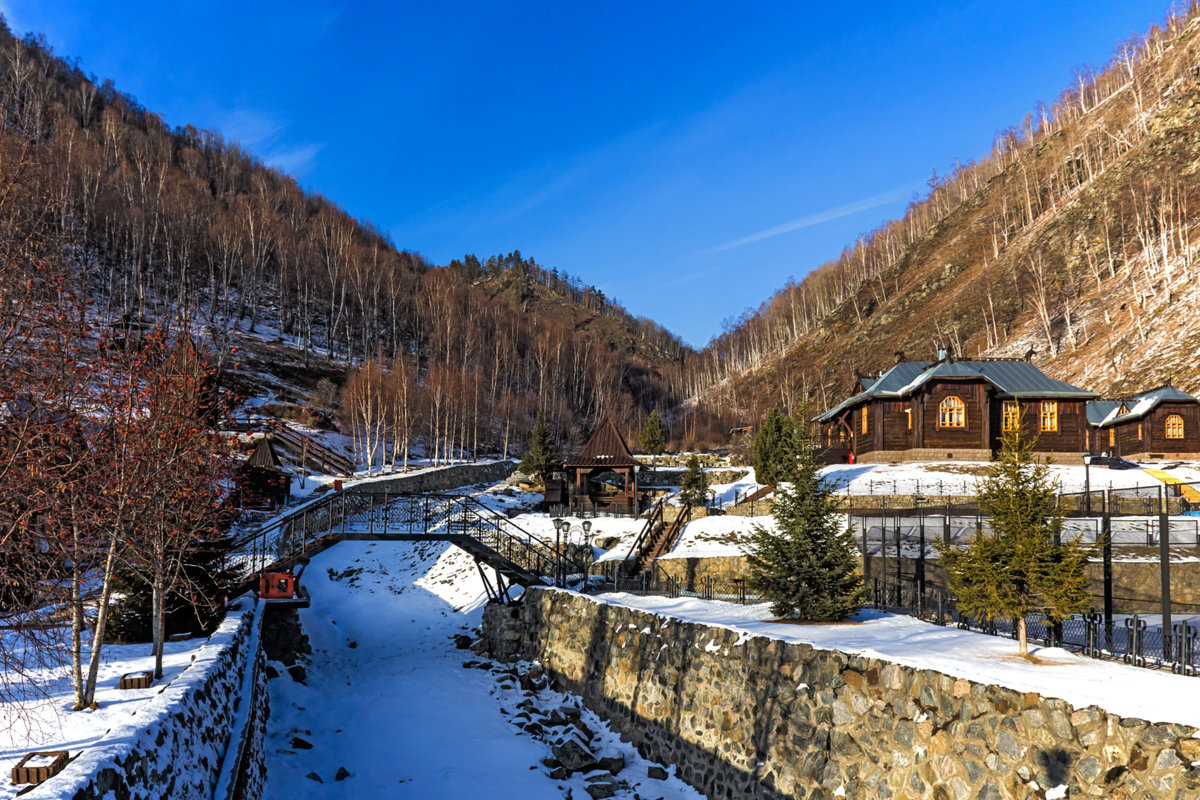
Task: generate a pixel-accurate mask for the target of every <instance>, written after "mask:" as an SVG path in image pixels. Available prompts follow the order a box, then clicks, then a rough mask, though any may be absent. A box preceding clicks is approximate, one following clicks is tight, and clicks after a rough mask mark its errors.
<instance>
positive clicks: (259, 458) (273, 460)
mask: <svg viewBox="0 0 1200 800" xmlns="http://www.w3.org/2000/svg"><path fill="white" fill-rule="evenodd" d="M245 463H246V466H247V467H265V468H267V469H279V457H278V456H277V455H275V448H273V447H271V440H270V438H269V437H266V436H264V437H263V438H261V439H259V440H258V446H257V447H255V448H254V452H253V453H251V454H250V457H249V458H247V459H246V462H245Z"/></svg>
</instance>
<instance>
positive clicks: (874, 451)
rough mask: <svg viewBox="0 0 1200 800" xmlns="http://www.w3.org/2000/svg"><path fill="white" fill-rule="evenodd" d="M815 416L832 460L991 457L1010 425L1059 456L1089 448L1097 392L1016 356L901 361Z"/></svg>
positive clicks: (1065, 458)
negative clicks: (1090, 409)
mask: <svg viewBox="0 0 1200 800" xmlns="http://www.w3.org/2000/svg"><path fill="white" fill-rule="evenodd" d="M860 388H861V391H860V392H859V393H858V394H856V395H854V396H853V397H849V398H847V399H846V400H844V401H842V402H841V403H839V404H838V405H837V406H835V407H834V408H832V409H830V410H829V411H827V412H825V413H824V414H822V415H821V416H819V417H817V419H816V422H817V425H818V428H819V435H820V437H821V443H822V445H823V446H824V448H825V454H826V455H825V457H826V460H827V461H828V462H829V463H846V462H848V461H856V462H857V461H861V462H866V463H871V462H874V463H878V462H892V461H947V460H966V461H986V460H988V459H989V458H990V457H991V454H992V452H993V451H995V450H996V449H997V448H998V447H999V446H1000V439H1001V437H1002V436H1003V434H1004V433H1005V432H1006V431H1009V430H1013V429H1015V428H1017V427H1018V426H1019V427H1020V429H1021V431H1022V432H1023V433H1025V434H1028V435H1030V436H1036V437H1037V450H1038V452H1041V453H1046V454H1051V453H1052V454H1054V456H1055V458H1056V460H1058V461H1060V462H1070V461H1073V460H1079V461H1080V462H1081V461H1082V458H1083V455H1084V454H1085V453H1087V452H1088V447H1089V442H1090V432H1089V427H1090V426H1089V423H1088V413H1087V409H1088V403H1089V402H1091V401H1094V400H1097V399H1098V397H1099V396H1098V395H1097V394H1096V393H1095V392H1090V391H1088V390H1086V389H1080V388H1079V387H1077V386H1072V385H1070V384H1068V383H1064V382H1062V381H1059V380H1055V379H1053V378H1051V377H1049V376H1048V375H1046V374H1045V373H1044V372H1042V371H1041V370H1040V369H1038V368H1037V367H1035V366H1034V365H1033V364H1031V363H1029V362H1027V361H1019V360H1001V359H996V360H986V361H957V360H954V359H942V360H941V361H934V362H928V361H901V362H900V363H898V364H896V365H895V366H893V367H892V368H891V369H889V370H887V371H886V372H884V373H883V374H881V375H880V376H879V377H878V378H876V379H874V380H871V379H864V380H863V381H862V383H861V384H860Z"/></svg>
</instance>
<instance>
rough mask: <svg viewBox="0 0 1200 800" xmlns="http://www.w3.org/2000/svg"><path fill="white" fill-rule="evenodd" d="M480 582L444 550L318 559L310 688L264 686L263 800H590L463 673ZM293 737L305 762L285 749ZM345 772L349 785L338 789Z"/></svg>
mask: <svg viewBox="0 0 1200 800" xmlns="http://www.w3.org/2000/svg"><path fill="white" fill-rule="evenodd" d="M348 568H350V569H361V570H362V571H361V572H360V573H358V574H357V575H347V574H346V570H347V569H348ZM330 569H333V570H336V571H337V572H338V574H339V576H340V577H337V578H331V577H330V575H329V570H330ZM474 573H475V570H474V565H473V563H472V562H471V560H470V558H469V557H468V556H466V555H465V554H463V553H461V552H460V551H457V550H455V549H454V548H449V549H447V546H446V545H444V544H430V543H420V544H412V543H398V542H386V543H385V542H374V543H365V542H343V543H340V544H338V545H337V546H336V547H333V548H331V549H330V550H327V551H326V552H324V553H322V554H320V555H319V556H317V557H316V558H314V559H313V562H312V564H310V566H309V567H308V570H307V578H306V586H307V587H308V589H309V591H310V592H311V594H312V607H311V608H309V609H304V610H302V611H301V612H300V615H301V621H302V623H303V625H304V628H305V632H306V633H307V634H308V637H309V643H310V645H311V646H312V650H313V652H312V661H311V663H310V664H308V665H307V670H308V679H307V685H301V684H298V683H294V682H293V681H292V680H291V679H290V678H289V677H288V676H287V674H286V673H284V674H282V675H281V676H280V677H278V678H276V679H274V680H272V681H271V682H270V690H271V719H270V722H269V725H268V740H267V788H266V791H265V792H264V796H265V797H290V798H304V797H321V798H327V797H346V798H349V797H354V798H362V797H388V798H404V797H414V798H416V797H420V798H471V797H483V796H487V795H491V794H494V793H495V792H496V791H497V789H499V788H501V787H503V793H504V794H505V795H506V796H516V797H528V798H562V797H564V796H571V795H570V794H568V792H569V791H570V790H572V789H573V794H574V797H576V798H580V797H582V798H585V800H586V798H587V794H586V793H585V792H584V791H583V783H582V779H581V778H580V777H575V778H572V779H570V780H567V781H556V780H551V779H550V778H549V777H548V776H547V775H546V769H545V768H544V767H543V766H542V765H541V760H542V759H544V758H546V757H548V756H549V755H550V751H549V747H548V745H546V744H545V743H542V742H539V741H535V740H534V739H532V738H530V737H529V736H527V735H525V734H520V735H518V734H519V731H518V729H517V728H516V727H515V726H514V725H513V724H511V723H510V722H509V719H508V717H506V716H505V714H504V713H502V712H501V707H502V704H503V705H504V706H507V710H508V711H509V712H510V713H511V710H512V707H513V706H512V703H513V702H515V700H518V699H519V698H517V697H512V696H510V695H511V692H507V691H502V690H497V680H496V677H495V676H494V675H493V674H492V673H491V672H489V671H487V670H481V669H464V668H463V666H462V664H463V662H464V661H465V660H468V659H471V658H475V656H474V655H473V654H472V653H470V652H468V651H463V650H458V649H456V648H455V647H454V644H453V642H451V641H450V637H452V636H454V635H455V634H460V633H463V632H464V631H466V630H467V629H468V628H473V627H474V626H475V625H477V624H478V622H479V618H480V611H479V610H478V606H479V599H480V595H481V594H482V591H481V587H480V584H479V581H478V577H477V576H476V575H475V574H474ZM456 606H458V607H459V608H461V609H463V610H461V611H460V610H458V609H456ZM277 666H278V665H277ZM281 671H282V670H281ZM560 702H561V701H560ZM297 736H298V737H300V738H301V739H303V740H304V741H306V742H308V743H311V745H312V749H302V748H301V747H296V746H293V744H292V741H293V737H297ZM630 749H632V748H630ZM631 756H632V753H631ZM339 767H344V768H345V769H346V770H347V771H348V772H349V773H350V777H348V778H345V779H344V780H343V781H341V782H338V781H336V780H335V776H336V775H337V773H338V770H339ZM310 773H314V774H316V775H318V776H319V777H320V778H321V781H322V782H321V783H318V782H316V781H315V780H313V779H312V778H309V777H307V776H308V775H309V774H310ZM645 775H646V772H645V766H644V765H643V766H641V776H643V777H644V776H645ZM654 783H655V784H656V785H657V787H658V790H657V792H656V793H655V794H654V795H652V796H653V797H660V796H666V797H668V798H671V797H674V798H683V797H691V798H695V797H698V795H696V794H695V793H694V792H692V791H691V790H690V789H687V787H684V786H683V785H682V784H681V783H679V782H678V781H677V780H675V779H671V780H668V781H663V782H658V781H655V782H654ZM632 796H633V795H632V792H630V793H628V794H626V793H625V792H621V793H620V794H618V797H632Z"/></svg>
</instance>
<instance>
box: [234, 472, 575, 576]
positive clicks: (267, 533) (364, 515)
mask: <svg viewBox="0 0 1200 800" xmlns="http://www.w3.org/2000/svg"><path fill="white" fill-rule="evenodd" d="M348 536H353V538H356V539H380V540H387V539H398V538H404V539H423V538H429V539H431V540H433V539H437V540H447V541H451V542H454V541H455V540H456V539H459V538H463V537H465V538H467V539H470V540H472V541H473V542H474V543H475V544H477V545H479V547H474V548H472V552H473V553H474V554H476V555H479V554H483V556H484V557H485V558H487V557H489V554H491V556H495V557H499V558H502V559H504V560H505V561H507V562H509V564H511V565H515V566H516V567H518V568H520V569H521V570H524V571H526V572H528V573H530V574H531V575H535V576H539V577H543V578H548V579H550V580H552V581H553V582H554V583H555V584H556V585H566V583H567V582H568V581H569V580H570V579H571V576H582V575H586V574H587V571H588V567H589V564H590V558H589V553H588V552H587V550H588V549H587V548H585V547H583V546H580V545H574V544H571V543H568V542H563V541H561V540H555V541H551V540H549V539H544V538H542V537H539V536H537V535H535V534H533V533H530V532H529V531H527V530H525V529H524V528H522V527H521V526H519V525H517V524H516V523H514V522H513V521H512V520H510V519H508V518H507V517H504V516H502V515H500V514H497V513H496V512H495V511H492V510H491V509H490V508H488V507H487V506H485V505H483V504H482V503H481V502H479V500H478V499H477V498H475V497H473V496H471V495H451V494H398V495H388V494H379V493H368V492H361V493H359V492H354V491H352V490H351V491H345V492H337V493H334V494H331V495H326V496H325V497H323V498H321V499H320V500H318V501H316V502H312V503H309V504H306V505H304V506H302V507H301V508H299V509H296V510H294V511H292V512H290V513H288V514H286V515H284V516H282V517H280V518H278V519H276V520H273V521H272V522H270V523H268V524H266V525H264V526H262V527H261V528H259V529H256V530H253V531H248V532H246V533H244V534H242V535H240V536H238V537H237V538H236V539H235V540H234V542H233V546H232V548H231V549H230V552H229V554H228V556H227V558H228V559H229V560H230V561H231V562H233V563H235V564H236V565H238V566H239V567H241V568H242V569H244V570H245V571H246V572H247V573H255V572H259V571H262V570H265V569H269V568H271V567H272V566H275V565H282V564H289V563H291V562H294V561H295V560H297V559H300V558H304V557H307V556H310V555H313V554H315V553H317V552H319V551H320V550H323V549H325V548H327V547H329V546H331V545H332V544H334V543H336V542H338V541H341V540H343V539H345V538H347V537H348ZM480 547H481V548H483V549H482V550H480ZM493 560H495V558H493ZM493 566H495V564H493ZM503 566H508V565H503Z"/></svg>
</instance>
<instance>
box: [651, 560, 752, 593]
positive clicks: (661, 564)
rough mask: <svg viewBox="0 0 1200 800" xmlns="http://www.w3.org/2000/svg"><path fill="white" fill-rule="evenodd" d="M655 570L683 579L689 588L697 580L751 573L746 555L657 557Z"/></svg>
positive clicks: (744, 575)
mask: <svg viewBox="0 0 1200 800" xmlns="http://www.w3.org/2000/svg"><path fill="white" fill-rule="evenodd" d="M654 572H655V573H656V574H657V575H659V576H662V577H664V578H671V579H672V580H679V581H683V582H684V584H685V585H686V586H687V588H688V589H692V588H693V584H694V583H695V582H696V581H702V580H705V579H707V578H712V579H713V580H718V581H731V580H734V579H736V578H745V577H746V576H747V575H748V574H749V572H750V571H749V568H748V567H747V566H746V557H745V556H713V557H710V558H656V559H655V560H654Z"/></svg>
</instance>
